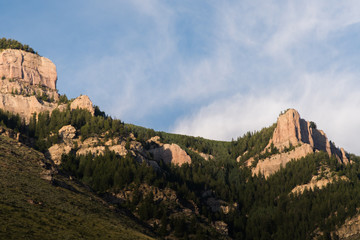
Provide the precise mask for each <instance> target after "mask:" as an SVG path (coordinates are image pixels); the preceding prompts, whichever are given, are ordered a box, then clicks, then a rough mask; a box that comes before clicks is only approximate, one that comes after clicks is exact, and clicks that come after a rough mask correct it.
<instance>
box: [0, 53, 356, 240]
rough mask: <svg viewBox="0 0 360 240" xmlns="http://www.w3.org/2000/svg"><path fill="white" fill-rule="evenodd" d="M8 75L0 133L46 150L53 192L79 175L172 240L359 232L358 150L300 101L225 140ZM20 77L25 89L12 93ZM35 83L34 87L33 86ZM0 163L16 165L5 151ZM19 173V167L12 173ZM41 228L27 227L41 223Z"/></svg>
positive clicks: (19, 160) (34, 201)
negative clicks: (334, 137) (171, 129)
mask: <svg viewBox="0 0 360 240" xmlns="http://www.w3.org/2000/svg"><path fill="white" fill-rule="evenodd" d="M5 51H7V50H5ZM11 51H20V50H11ZM26 54H28V53H26ZM22 69H25V68H22ZM21 71H23V70H21ZM25 71H27V70H25ZM25 75H26V74H25ZM25 75H24V76H25ZM28 75H29V76H30V75H31V74H28ZM2 81H3V82H2V84H3V86H5V88H3V89H5V90H4V91H3V92H1V90H0V94H2V95H3V96H6V99H5V100H6V101H8V102H6V101H5V102H6V104H5V105H4V106H5V107H1V106H0V108H2V109H4V110H2V109H0V122H1V124H2V125H3V126H4V127H2V128H0V135H2V136H1V137H0V138H5V139H6V141H9V138H12V139H15V140H11V141H13V143H14V144H13V145H14V146H16V144H20V145H22V143H26V145H27V146H30V147H31V148H29V149H28V150H26V151H28V154H30V151H32V150H31V149H33V148H35V149H37V150H39V151H41V152H38V155H39V156H38V158H35V159H38V160H40V159H44V161H47V163H48V164H47V167H48V169H45V171H44V174H42V175H39V176H36V177H37V178H41V177H43V179H42V180H43V181H46V182H47V183H48V184H49V185H46V187H45V186H43V185H41V186H43V187H41V188H43V189H45V191H49V192H51V191H54V188H55V189H57V188H63V187H65V188H67V189H68V190H70V191H71V189H77V187H76V185H74V184H75V183H81V184H83V186H86V187H88V188H89V189H90V190H91V191H92V192H93V193H94V195H93V196H94V197H97V198H99V200H100V202H102V201H104V202H103V203H105V204H110V205H111V206H112V207H111V208H113V209H116V210H119V211H128V212H129V213H131V214H133V216H135V217H136V218H137V219H139V221H141V222H142V223H143V224H144V225H146V226H147V227H148V228H150V229H151V231H154V232H155V233H156V236H158V237H161V238H165V239H249V240H250V239H328V237H329V236H330V238H332V237H334V239H336V237H340V238H341V239H346V238H348V237H349V236H350V237H354V236H355V237H356V236H359V234H360V233H359V232H358V231H357V230H354V231H353V232H351V234H349V232H348V229H349V228H353V229H355V228H356V227H357V225H358V223H357V221H356V220H355V221H354V219H357V218H356V216H357V215H356V214H359V213H358V210H357V209H358V208H359V207H360V206H359V204H358V201H357V199H358V198H360V193H359V192H358V191H357V187H360V185H359V184H358V183H359V178H358V175H357V172H358V169H360V165H359V164H358V163H359V162H360V158H357V157H356V156H354V155H351V156H350V155H348V154H347V153H346V152H345V151H344V150H342V149H338V148H337V147H336V146H335V145H333V144H332V143H331V142H330V141H329V140H328V139H327V137H326V135H325V133H324V132H323V131H321V130H318V129H317V127H316V124H314V123H312V122H307V121H305V120H304V119H301V118H300V114H299V113H298V112H297V111H296V110H294V109H290V110H288V111H285V113H284V114H281V115H280V116H279V118H278V121H277V123H276V124H275V125H273V126H271V127H269V128H264V129H262V130H261V131H258V132H253V133H250V132H249V133H247V134H245V135H244V136H243V137H239V138H238V139H237V140H234V141H231V142H224V141H214V140H208V139H204V138H200V137H191V136H186V135H178V134H170V133H166V132H156V131H154V130H152V129H146V128H142V127H139V126H134V125H131V124H124V123H123V122H121V121H120V120H117V119H112V118H111V117H108V116H106V114H105V113H103V112H101V111H100V110H99V109H98V108H96V107H94V106H93V105H92V102H91V100H90V99H89V98H88V97H87V96H85V95H84V96H80V97H79V98H77V99H73V100H70V101H69V100H67V99H65V98H64V96H61V95H59V98H58V99H57V98H55V97H54V99H51V98H50V99H49V96H50V92H49V91H52V92H53V93H54V94H57V90H56V88H55V90H54V89H52V88H50V87H47V86H39V84H35V85H33V84H31V82H30V81H24V78H22V76H21V77H20V78H15V79H13V78H11V77H10V75H6V76H4V79H2ZM15 86H17V87H19V88H16V89H17V90H18V91H17V93H16V92H15V91H10V90H11V87H15ZM21 89H23V90H22V91H20V90H21ZM32 90H35V95H31V94H27V93H29V92H30V91H32ZM36 90H39V91H43V92H40V94H37V93H36ZM47 91H48V92H47ZM32 94H33V93H32ZM44 94H45V95H44ZM48 94H49V95H48ZM19 99H22V100H24V99H25V100H24V101H27V102H28V103H29V104H33V103H32V102H31V101H34V102H35V101H36V102H37V103H34V104H39V106H49V108H46V109H45V108H43V109H42V108H36V109H35V110H34V109H31V108H28V109H23V111H27V112H22V113H21V114H19V108H17V107H14V106H16V104H14V103H13V102H14V101H15V102H16V101H18V100H19ZM30 99H33V100H31V101H30ZM9 103H11V104H9ZM9 106H13V107H12V108H11V107H9ZM6 111H8V112H6ZM14 114H19V116H16V115H14ZM23 117H25V118H27V121H23V120H21V118H23ZM6 141H5V142H2V141H0V147H3V148H4V149H9V152H8V153H9V156H11V159H12V160H13V161H14V162H16V163H20V164H21V163H22V162H24V164H25V163H27V162H26V157H22V156H27V155H26V154H27V153H26V151H24V155H19V154H17V153H16V150H15V149H13V148H12V147H11V146H10V145H7V143H6ZM20 145H19V146H20ZM24 147H25V146H24ZM24 149H27V148H24ZM29 156H32V155H29ZM44 156H46V158H45V157H44ZM266 163H269V165H266ZM0 164H2V165H4V166H6V165H8V164H9V163H7V162H6V161H5V159H2V158H1V156H0ZM14 166H15V165H14ZM21 171H23V168H21V167H20V168H18V169H16V170H15V169H14V173H15V174H21ZM259 173H260V174H259ZM6 174H7V173H6V171H5V172H4V177H5V176H6ZM9 174H10V172H9ZM33 177H34V176H32V177H31V178H33ZM37 178H36V179H37ZM23 180H24V179H22V181H23ZM4 182H5V183H4V184H8V186H10V183H8V182H6V181H4ZM16 183H17V182H16V178H14V180H13V184H15V185H16ZM22 184H23V183H19V185H22ZM5 188H6V186H5ZM73 192H74V191H73ZM74 193H76V191H75V192H74ZM28 194H31V191H30V192H28ZM19 196H22V195H21V193H19ZM76 196H77V195H76V194H75V195H74V196H73V197H76ZM22 197H23V196H22ZM42 199H43V200H42ZM70 199H72V198H70ZM328 199H331V201H327V200H328ZM45 200H46V201H48V200H47V197H46V196H44V195H41V196H40V197H38V198H36V199H35V198H34V199H33V198H30V200H29V201H27V204H30V205H31V206H38V205H41V204H39V203H44V202H45ZM63 200H64V202H65V203H66V204H67V203H68V202H67V199H66V198H64V199H63ZM325 201H327V204H323V202H325ZM83 203H84V204H85V206H86V205H87V204H90V203H89V202H88V201H84V202H83ZM6 204H8V203H6ZM78 204H81V201H80V202H79V203H78ZM47 205H48V206H51V203H49V202H48V203H47ZM95 205H96V204H95ZM96 206H97V205H96ZM96 206H95V207H96ZM55 212H57V211H55ZM34 214H37V213H36V210H35V213H34ZM125 215H126V214H125ZM297 216H301V218H299V217H297ZM17 217H18V215H17ZM120 218H121V216H120ZM124 218H126V216H124ZM70 219H71V218H70ZM301 219H306V221H303V220H301ZM89 220H90V221H89V222H91V221H93V220H94V219H92V218H91V217H90V219H89ZM114 221H117V220H114ZM65 222H67V219H65ZM48 225H49V226H53V225H52V224H48ZM120 225H121V224H120ZM135 225H136V224H135ZM35 226H37V225H36V224H35V223H34V225H31V224H28V225H27V227H28V228H29V229H30V230H32V231H35V233H36V232H37V231H38V230H36V229H35ZM110 228H111V226H110ZM34 229H35V230H34ZM140 229H142V228H140ZM344 229H345V230H344ZM359 229H360V228H359ZM1 231H2V230H1V228H0V233H3V232H1ZM18 231H19V230H18ZM63 231H64V232H66V229H63ZM81 231H82V230H81ZM81 231H79V232H77V231H76V229H71V232H72V233H71V234H74V235H73V236H81V235H76V234H86V232H85V233H81ZM144 231H145V232H144V233H146V234H147V233H148V232H147V231H146V230H144ZM19 232H21V231H19ZM6 233H7V234H9V233H8V232H5V233H3V234H6ZM102 234H104V235H103V236H105V235H106V234H105V233H103V232H102ZM111 234H115V235H116V236H122V235H123V234H126V233H120V235H117V234H119V232H117V231H116V230H115V231H113V230H110V231H109V235H111ZM115 235H114V236H115ZM149 235H150V236H151V233H149ZM14 236H15V235H14ZM124 237H125V236H124ZM144 237H145V236H144Z"/></svg>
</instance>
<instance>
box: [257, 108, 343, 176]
mask: <svg viewBox="0 0 360 240" xmlns="http://www.w3.org/2000/svg"><path fill="white" fill-rule="evenodd" d="M271 148H277V149H278V150H279V153H277V154H274V155H272V156H270V157H269V158H266V159H262V160H259V162H258V163H257V165H256V167H255V168H254V169H253V173H254V174H257V173H259V172H261V173H262V174H264V175H265V177H267V176H269V175H271V174H273V173H274V172H276V171H277V170H279V169H280V167H281V166H285V165H286V163H288V162H289V161H291V159H298V158H301V157H304V156H306V155H307V154H309V153H313V152H316V151H325V152H327V153H328V154H329V156H331V155H334V156H336V158H337V159H338V161H339V162H342V163H344V164H347V163H349V162H350V161H349V159H348V158H347V156H346V154H345V151H344V149H342V148H341V149H338V148H337V147H336V146H335V145H334V144H333V143H332V142H330V141H329V140H328V138H327V137H326V134H325V133H324V132H323V131H322V130H318V129H317V127H316V124H314V123H313V122H308V121H305V120H304V119H302V118H301V117H300V114H299V113H298V112H297V111H296V110H295V109H289V110H287V111H286V112H285V113H283V114H281V115H280V116H279V118H278V120H277V125H276V128H275V130H274V133H273V137H272V138H271V139H270V141H269V144H268V145H267V147H266V148H265V149H264V152H265V151H269V150H270V149H271ZM250 161H254V159H251V160H250Z"/></svg>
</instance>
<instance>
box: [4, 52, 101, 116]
mask: <svg viewBox="0 0 360 240" xmlns="http://www.w3.org/2000/svg"><path fill="white" fill-rule="evenodd" d="M56 82H57V72H56V66H55V64H54V63H53V62H52V61H50V60H49V59H47V58H45V57H41V56H39V55H37V54H34V53H30V52H25V51H22V50H18V49H5V50H2V51H0V108H1V109H3V110H5V111H9V112H12V113H15V114H19V115H20V117H22V118H24V119H25V120H26V121H27V122H28V121H29V119H30V118H31V117H32V115H33V114H34V113H40V112H45V111H49V112H50V113H51V112H52V111H53V110H54V109H59V110H64V109H66V107H67V104H64V103H60V102H59V94H58V91H57V89H56ZM70 107H71V109H76V108H84V109H87V110H89V111H90V112H91V113H92V114H94V108H93V104H92V102H91V100H90V99H89V97H87V96H85V95H84V96H80V97H78V98H76V99H75V100H73V101H71V103H70Z"/></svg>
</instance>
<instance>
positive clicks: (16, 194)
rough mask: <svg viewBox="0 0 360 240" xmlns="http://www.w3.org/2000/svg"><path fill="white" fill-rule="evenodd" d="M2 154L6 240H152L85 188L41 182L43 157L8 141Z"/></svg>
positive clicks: (0, 141) (0, 225) (2, 234)
mask: <svg viewBox="0 0 360 240" xmlns="http://www.w3.org/2000/svg"><path fill="white" fill-rule="evenodd" d="M0 152H1V154H0V169H1V171H0V188H1V191H0V238H1V239H104V238H105V239H152V238H151V237H149V235H150V236H151V235H153V234H152V233H151V232H150V231H149V230H148V229H146V228H144V227H142V226H141V225H140V224H139V223H137V222H136V221H134V219H133V218H132V217H128V216H127V214H125V212H124V211H123V210H121V211H114V210H112V208H111V207H110V206H109V205H108V204H105V203H104V201H103V200H101V199H100V198H99V197H97V196H96V195H95V194H93V193H92V192H91V191H89V190H88V188H87V187H86V186H84V185H82V184H80V183H79V182H76V181H71V180H69V179H68V178H66V177H64V176H62V175H54V179H53V180H52V182H49V181H47V180H44V179H41V178H40V176H41V173H42V171H43V170H44V169H43V168H42V167H41V166H40V165H39V162H40V161H46V160H45V159H44V157H43V156H42V155H41V154H40V153H38V152H36V151H34V150H32V149H30V148H28V147H26V146H24V145H21V144H19V143H18V142H16V141H14V140H10V139H9V138H5V137H0Z"/></svg>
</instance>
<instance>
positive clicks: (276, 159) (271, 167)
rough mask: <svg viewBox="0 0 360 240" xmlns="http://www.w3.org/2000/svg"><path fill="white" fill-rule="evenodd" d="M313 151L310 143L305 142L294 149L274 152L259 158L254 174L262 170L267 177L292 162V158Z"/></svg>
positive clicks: (297, 157)
mask: <svg viewBox="0 0 360 240" xmlns="http://www.w3.org/2000/svg"><path fill="white" fill-rule="evenodd" d="M313 152H314V150H313V148H312V147H311V146H310V145H308V144H303V145H301V146H299V147H297V148H295V149H294V150H293V151H290V152H286V153H285V152H284V153H280V154H274V155H272V156H271V157H269V158H265V159H264V160H259V162H258V164H257V165H256V167H255V168H254V169H253V170H252V171H253V173H254V174H258V173H259V172H260V173H261V174H263V175H264V176H265V177H268V176H270V175H271V174H274V173H275V172H276V171H278V170H279V169H280V167H281V166H283V167H284V166H285V165H286V163H288V162H290V161H291V160H292V159H299V158H301V157H304V156H306V155H308V154H309V153H313Z"/></svg>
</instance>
